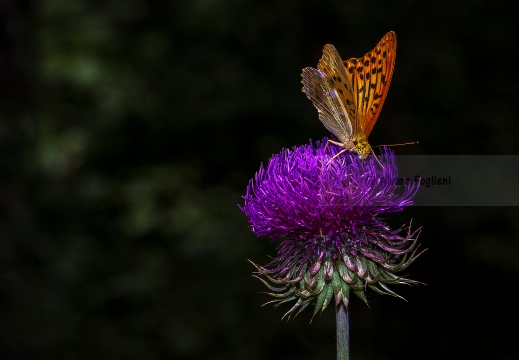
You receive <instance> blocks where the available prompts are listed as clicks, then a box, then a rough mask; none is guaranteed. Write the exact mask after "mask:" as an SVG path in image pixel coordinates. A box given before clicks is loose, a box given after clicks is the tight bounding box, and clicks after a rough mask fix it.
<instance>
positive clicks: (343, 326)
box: [335, 301, 350, 360]
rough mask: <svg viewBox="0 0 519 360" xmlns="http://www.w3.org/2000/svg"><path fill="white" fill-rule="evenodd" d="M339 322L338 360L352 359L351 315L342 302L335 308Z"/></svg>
mask: <svg viewBox="0 0 519 360" xmlns="http://www.w3.org/2000/svg"><path fill="white" fill-rule="evenodd" d="M335 311H336V313H335V318H336V322H337V360H349V358H350V313H349V311H348V309H346V307H345V306H344V304H343V303H342V301H341V302H340V303H339V305H338V306H336V307H335Z"/></svg>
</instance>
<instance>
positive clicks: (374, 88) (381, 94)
mask: <svg viewBox="0 0 519 360" xmlns="http://www.w3.org/2000/svg"><path fill="white" fill-rule="evenodd" d="M395 56H396V35H395V33H394V32H393V31H390V32H388V33H387V34H386V35H385V36H384V37H383V38H382V40H380V41H379V43H378V44H377V46H376V47H375V48H374V49H373V50H372V51H370V52H369V53H367V54H366V55H364V56H363V57H362V58H359V59H350V60H347V61H345V62H344V66H345V68H346V75H347V76H348V79H349V81H350V82H351V83H352V84H353V93H354V94H356V103H357V114H356V115H357V117H356V120H357V122H358V125H359V126H360V129H361V131H363V132H364V135H366V137H368V136H369V134H370V133H371V130H372V129H373V126H374V125H375V123H376V121H377V118H378V116H379V114H380V110H381V109H382V105H383V104H384V100H385V99H386V95H387V91H388V89H389V84H390V82H391V77H392V76H393V69H394V66H395Z"/></svg>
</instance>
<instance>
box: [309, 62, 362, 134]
mask: <svg viewBox="0 0 519 360" xmlns="http://www.w3.org/2000/svg"><path fill="white" fill-rule="evenodd" d="M302 77H303V81H302V83H303V92H304V93H305V94H306V96H307V97H308V98H309V99H310V100H311V101H312V103H313V104H314V106H315V107H316V108H317V111H318V113H319V120H321V122H322V123H323V125H324V126H325V127H326V129H328V131H330V132H331V133H332V134H334V135H335V136H336V137H337V138H338V139H339V140H340V141H342V142H343V143H346V142H348V141H349V139H350V138H351V135H352V127H351V120H350V118H349V115H348V111H347V110H346V109H345V107H344V106H343V102H342V100H341V98H340V95H339V92H338V91H337V89H336V87H335V85H334V83H333V82H332V80H331V79H330V78H329V77H328V76H327V75H326V74H325V73H324V72H321V71H319V70H317V69H314V68H310V67H308V68H304V69H303V74H302Z"/></svg>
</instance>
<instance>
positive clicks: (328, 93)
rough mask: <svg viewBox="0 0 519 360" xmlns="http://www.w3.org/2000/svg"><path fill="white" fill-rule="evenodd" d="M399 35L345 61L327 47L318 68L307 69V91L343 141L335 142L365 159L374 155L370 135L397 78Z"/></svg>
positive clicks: (323, 119) (325, 122)
mask: <svg viewBox="0 0 519 360" xmlns="http://www.w3.org/2000/svg"><path fill="white" fill-rule="evenodd" d="M395 55H396V35H395V33H394V32H392V31H390V32H388V33H387V34H386V35H385V36H384V37H383V38H382V40H380V41H379V43H378V44H377V46H376V47H375V48H374V49H373V50H372V51H370V52H368V53H367V54H365V55H364V56H363V57H362V58H352V59H349V60H346V61H342V59H341V57H340V55H339V53H338V52H337V50H336V49H335V47H334V46H333V45H330V44H328V45H325V47H324V49H323V56H322V58H321V59H320V60H319V63H318V65H317V69H315V68H311V67H307V68H305V69H303V74H302V77H303V80H302V83H303V92H304V93H305V94H306V96H307V97H308V98H309V99H310V100H311V101H312V103H313V104H314V106H315V107H316V109H317V111H318V113H319V120H321V122H322V123H323V125H324V126H325V127H326V128H327V129H328V130H329V131H330V132H331V133H332V134H333V135H335V137H336V138H337V139H338V140H339V141H331V142H332V143H334V144H336V145H340V146H342V147H344V151H352V152H354V153H356V154H357V155H358V156H359V157H360V158H361V159H365V158H366V157H368V155H369V154H370V153H371V152H372V149H371V146H370V145H369V142H368V136H369V134H370V133H371V130H372V129H373V126H374V125H375V122H376V121H377V119H378V116H379V114H380V110H381V109H382V105H383V104H384V100H385V98H386V95H387V91H388V89H389V83H390V82H391V77H392V75H393V68H394V64H395Z"/></svg>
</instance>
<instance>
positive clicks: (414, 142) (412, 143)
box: [375, 141, 420, 147]
mask: <svg viewBox="0 0 519 360" xmlns="http://www.w3.org/2000/svg"><path fill="white" fill-rule="evenodd" d="M419 143H420V142H418V141H411V142H405V143H401V144H388V145H375V147H382V146H402V145H416V144H419Z"/></svg>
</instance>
